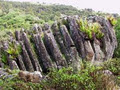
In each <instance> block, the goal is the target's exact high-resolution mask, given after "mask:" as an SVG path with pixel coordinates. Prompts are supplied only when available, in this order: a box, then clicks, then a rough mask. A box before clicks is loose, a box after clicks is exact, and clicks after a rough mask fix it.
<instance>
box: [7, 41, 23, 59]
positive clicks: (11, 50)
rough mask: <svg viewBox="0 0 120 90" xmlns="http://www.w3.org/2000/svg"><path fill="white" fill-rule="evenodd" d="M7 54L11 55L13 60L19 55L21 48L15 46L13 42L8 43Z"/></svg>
mask: <svg viewBox="0 0 120 90" xmlns="http://www.w3.org/2000/svg"><path fill="white" fill-rule="evenodd" d="M7 53H8V54H10V55H11V58H12V59H14V58H16V57H17V56H18V55H19V54H20V53H21V46H20V45H15V42H12V43H10V44H9V48H8V49H7Z"/></svg>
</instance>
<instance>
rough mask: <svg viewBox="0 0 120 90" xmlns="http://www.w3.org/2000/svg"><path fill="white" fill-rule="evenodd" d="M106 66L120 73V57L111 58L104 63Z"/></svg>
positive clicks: (116, 73) (114, 72) (113, 71)
mask: <svg viewBox="0 0 120 90" xmlns="http://www.w3.org/2000/svg"><path fill="white" fill-rule="evenodd" d="M104 68H105V69H107V70H110V71H111V72H112V73H113V74H115V75H118V74H119V73H120V59H119V58H117V59H111V60H108V61H106V62H105V63H104Z"/></svg>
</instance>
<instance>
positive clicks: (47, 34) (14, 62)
mask: <svg viewBox="0 0 120 90" xmlns="http://www.w3.org/2000/svg"><path fill="white" fill-rule="evenodd" d="M78 19H79V18H78V17H76V18H75V17H67V18H65V19H64V21H65V23H63V22H62V23H54V24H53V25H52V26H51V27H50V25H48V24H45V25H44V27H40V26H38V25H35V26H34V28H33V30H29V31H27V30H26V31H25V30H23V29H22V31H16V32H15V38H16V39H14V37H13V36H12V35H10V40H9V41H6V42H4V43H2V45H0V52H2V50H3V51H4V52H5V53H4V54H5V55H6V58H7V64H8V65H9V67H10V69H20V70H24V71H25V70H27V71H40V72H42V71H43V72H45V73H46V72H48V71H49V70H50V69H51V68H58V69H60V68H62V67H68V66H71V67H73V68H74V70H80V67H81V61H82V60H87V61H90V62H92V63H94V62H103V61H105V60H108V59H111V58H112V56H113V53H114V50H115V48H116V47H117V40H116V35H115V31H114V29H113V26H112V25H111V23H110V22H109V21H108V20H106V19H105V18H102V17H98V16H91V17H89V18H88V21H89V22H97V23H99V24H100V25H101V32H102V33H104V36H103V37H101V38H99V39H98V38H97V37H96V36H95V35H93V38H92V39H90V38H89V37H87V35H86V33H85V32H83V31H81V30H80V25H79V23H78V22H77V20H78ZM13 41H14V42H16V44H17V43H18V44H20V45H21V53H19V55H17V56H16V57H15V58H14V59H11V58H10V57H11V55H10V54H9V53H8V52H7V50H8V48H9V43H10V42H13ZM0 66H2V63H1V62H0Z"/></svg>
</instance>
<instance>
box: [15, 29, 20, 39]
mask: <svg viewBox="0 0 120 90" xmlns="http://www.w3.org/2000/svg"><path fill="white" fill-rule="evenodd" d="M15 37H16V40H17V41H20V40H21V33H20V31H15Z"/></svg>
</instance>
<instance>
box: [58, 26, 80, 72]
mask: <svg viewBox="0 0 120 90" xmlns="http://www.w3.org/2000/svg"><path fill="white" fill-rule="evenodd" d="M60 30H61V33H62V36H63V40H64V44H65V47H66V49H67V51H68V53H69V56H70V58H71V59H70V61H68V63H69V64H70V65H71V66H72V67H73V68H74V69H77V70H80V63H81V59H80V57H79V55H78V52H77V50H76V47H75V45H74V43H73V40H72V39H71V37H70V35H69V33H68V30H67V28H66V26H65V25H63V26H61V29H60Z"/></svg>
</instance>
